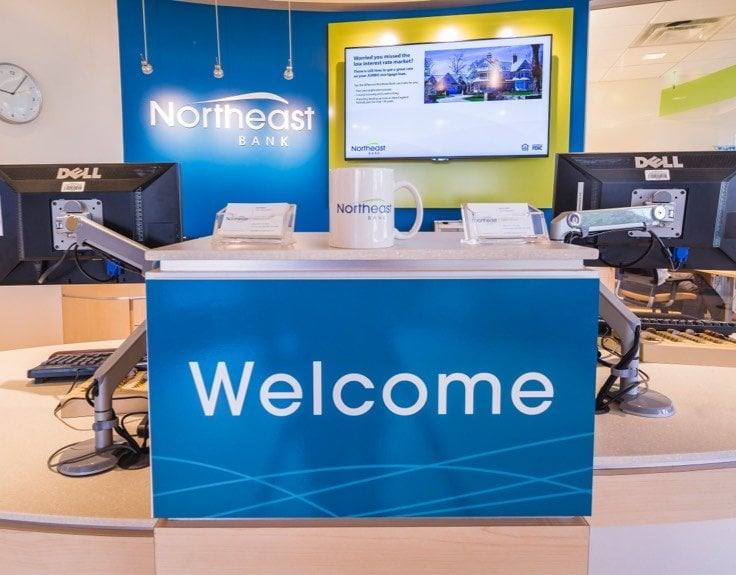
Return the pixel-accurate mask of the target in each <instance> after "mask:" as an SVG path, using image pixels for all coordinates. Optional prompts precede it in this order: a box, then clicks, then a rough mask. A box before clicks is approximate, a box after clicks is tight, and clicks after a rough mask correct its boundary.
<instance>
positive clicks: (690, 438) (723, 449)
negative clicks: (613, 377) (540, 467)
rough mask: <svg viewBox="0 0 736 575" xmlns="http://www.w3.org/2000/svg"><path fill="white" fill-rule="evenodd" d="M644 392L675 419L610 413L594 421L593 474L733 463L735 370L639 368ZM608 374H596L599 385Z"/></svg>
mask: <svg viewBox="0 0 736 575" xmlns="http://www.w3.org/2000/svg"><path fill="white" fill-rule="evenodd" d="M640 369H641V370H643V371H644V372H645V373H647V374H648V375H649V378H650V381H649V387H650V388H651V389H652V390H654V391H658V392H659V393H663V394H664V395H666V396H667V397H669V398H670V400H672V403H673V404H674V406H675V414H674V415H673V416H671V417H666V418H661V419H657V418H648V417H638V416H634V415H629V414H625V413H622V412H621V411H619V410H618V409H616V408H615V407H614V408H612V409H611V411H610V412H609V413H606V414H601V415H596V417H595V461H594V467H595V469H631V468H642V467H669V466H680V465H704V464H720V463H731V464H733V463H736V419H735V418H734V414H736V368H732V367H714V366H702V365H682V364H680V365H677V364H660V363H642V364H640ZM607 375H608V370H605V369H602V368H601V369H599V370H598V382H599V384H600V383H603V381H604V380H605V378H606V377H607Z"/></svg>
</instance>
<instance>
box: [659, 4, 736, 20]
mask: <svg viewBox="0 0 736 575" xmlns="http://www.w3.org/2000/svg"><path fill="white" fill-rule="evenodd" d="M732 14H736V0H697V1H694V0H671V1H670V2H665V3H664V6H662V9H661V10H660V11H659V12H658V13H657V15H656V16H655V17H654V19H653V21H654V22H677V21H679V20H692V19H696V18H697V19H701V18H714V17H718V16H728V15H732Z"/></svg>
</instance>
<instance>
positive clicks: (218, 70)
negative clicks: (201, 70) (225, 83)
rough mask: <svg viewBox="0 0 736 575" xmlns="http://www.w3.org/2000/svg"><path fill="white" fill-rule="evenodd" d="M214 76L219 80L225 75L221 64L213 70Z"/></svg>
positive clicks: (216, 65)
mask: <svg viewBox="0 0 736 575" xmlns="http://www.w3.org/2000/svg"><path fill="white" fill-rule="evenodd" d="M212 75H213V76H214V77H215V78H217V79H218V80H219V79H220V78H222V77H223V76H224V75H225V71H224V70H223V69H222V66H220V63H219V62H218V63H217V64H215V69H214V70H212Z"/></svg>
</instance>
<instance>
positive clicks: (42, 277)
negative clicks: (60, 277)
mask: <svg viewBox="0 0 736 575" xmlns="http://www.w3.org/2000/svg"><path fill="white" fill-rule="evenodd" d="M76 245H77V244H76V243H74V244H72V245H70V246H69V247H68V248H67V249H66V250H64V253H63V254H61V257H60V258H59V259H58V260H56V262H54V265H52V266H51V267H50V268H48V269H47V270H46V271H45V272H43V273H42V274H41V275H40V276H39V278H38V280H36V281H37V282H38V283H39V284H43V283H45V282H46V280H47V279H48V277H49V276H50V275H51V274H52V273H53V272H54V271H55V270H56V269H57V268H58V267H59V266H60V265H61V264H63V263H64V260H66V257H67V256H68V255H69V253H70V252H71V251H72V249H73V248H74V247H75V246H76Z"/></svg>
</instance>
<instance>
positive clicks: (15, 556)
mask: <svg viewBox="0 0 736 575" xmlns="http://www.w3.org/2000/svg"><path fill="white" fill-rule="evenodd" d="M115 343H117V342H108V341H105V342H90V343H88V344H85V346H84V347H108V346H110V345H111V344H115ZM59 348H60V347H59V346H53V347H38V348H30V349H23V350H11V351H4V352H0V411H1V412H2V417H0V426H1V427H2V433H3V436H4V437H5V438H6V441H5V442H4V443H3V448H2V451H3V459H4V462H3V463H4V464H3V466H2V467H0V572H2V573H3V574H9V575H10V574H12V575H15V574H44V575H46V574H48V573H54V574H66V573H69V574H72V573H73V574H76V575H80V574H86V573H90V574H91V573H98V572H99V569H100V565H104V570H105V572H107V573H113V574H115V573H120V574H123V573H125V574H128V573H136V574H143V575H146V574H151V575H152V574H154V573H156V574H161V573H187V574H189V573H193V574H196V573H203V574H204V573H207V574H212V573H259V574H262V573H274V574H275V573H279V574H282V573H315V574H316V573H319V574H322V575H324V574H332V573H334V574H336V575H337V574H343V573H356V574H363V573H365V574H369V573H370V574H376V573H387V574H388V573H399V572H400V573H423V574H426V573H437V574H448V575H449V574H456V573H459V572H464V573H526V574H529V573H544V574H549V573H560V574H563V573H564V574H568V573H586V572H587V573H590V574H591V575H607V574H609V573H610V574H613V573H616V574H620V573H627V574H639V573H640V574H642V575H644V574H646V575H649V574H651V573H653V572H657V571H661V572H666V573H668V575H670V574H683V575H685V574H692V573H708V574H709V575H719V574H723V575H726V574H730V573H732V572H733V571H732V566H733V565H734V564H736V551H734V547H733V545H732V544H731V542H732V541H733V540H734V537H736V423H735V422H734V418H733V416H732V414H734V413H736V369H734V368H723V367H702V366H683V365H662V364H644V365H643V366H642V367H643V368H644V370H645V371H647V372H648V374H649V375H650V377H651V379H652V384H651V385H652V387H653V388H655V389H657V390H658V391H660V392H663V393H666V394H667V395H668V396H669V397H670V398H671V399H672V400H673V402H674V404H675V407H676V409H677V413H676V414H675V415H674V416H673V417H671V418H667V419H647V418H640V417H635V416H631V415H626V414H622V413H620V412H618V411H612V412H611V413H609V414H606V415H599V416H596V420H595V421H596V439H595V459H594V465H595V473H594V480H593V485H594V487H593V513H592V515H591V516H589V517H583V518H570V519H537V520H518V519H517V520H503V519H489V520H473V521H470V520H463V521H451V520H434V521H424V522H422V521H418V520H411V521H410V520H394V521H383V522H379V521H375V520H314V521H298V520H297V521H277V520H274V521H247V520H240V521H222V520H212V521H166V520H155V519H153V518H152V517H151V511H150V509H151V508H150V497H151V495H150V476H149V470H148V469H143V470H135V471H129V470H121V469H115V470H113V471H111V472H108V473H105V474H102V475H98V476H93V477H84V478H69V477H63V476H60V475H58V474H57V473H55V472H52V471H50V470H49V469H48V468H47V466H46V462H47V459H48V457H49V456H50V455H51V454H52V453H53V452H54V451H55V450H56V449H58V448H60V447H62V446H64V445H67V444H69V443H73V442H76V441H82V440H85V439H88V438H90V437H92V433H91V431H89V425H91V418H75V419H74V420H71V421H72V422H73V424H74V425H75V426H77V427H79V429H81V430H80V431H77V430H74V429H71V428H69V427H67V425H65V424H64V423H62V422H61V421H59V420H58V419H57V418H55V417H54V416H53V411H54V408H55V406H56V405H57V403H58V400H59V398H60V397H61V396H62V395H63V394H64V393H65V392H66V389H67V385H62V384H41V385H38V384H33V383H32V382H31V381H30V380H28V379H27V378H26V377H25V371H26V370H27V368H28V367H29V366H31V365H35V364H36V363H37V362H38V361H40V360H42V359H44V358H45V357H47V356H48V354H49V353H50V352H51V351H54V350H56V349H59ZM61 348H62V349H63V348H66V349H74V348H76V349H79V346H78V345H65V346H61ZM606 375H607V374H606V373H605V372H604V371H603V370H601V371H600V372H599V376H598V379H599V383H602V381H603V380H604V379H605V377H606Z"/></svg>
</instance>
